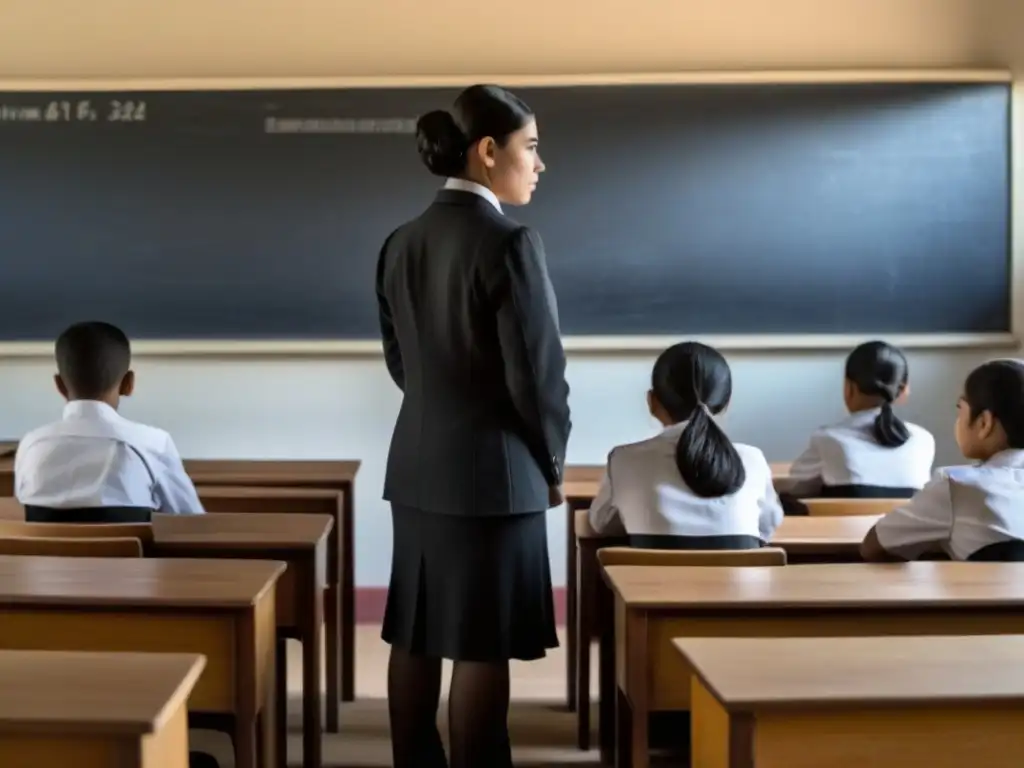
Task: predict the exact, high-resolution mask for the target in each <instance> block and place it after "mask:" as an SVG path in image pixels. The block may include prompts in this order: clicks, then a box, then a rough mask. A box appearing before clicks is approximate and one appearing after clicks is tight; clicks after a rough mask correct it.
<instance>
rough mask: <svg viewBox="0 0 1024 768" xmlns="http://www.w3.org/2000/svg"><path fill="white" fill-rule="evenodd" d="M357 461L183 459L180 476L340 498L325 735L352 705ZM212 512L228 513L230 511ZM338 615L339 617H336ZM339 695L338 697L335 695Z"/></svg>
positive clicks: (328, 612)
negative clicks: (342, 707)
mask: <svg viewBox="0 0 1024 768" xmlns="http://www.w3.org/2000/svg"><path fill="white" fill-rule="evenodd" d="M359 466H360V462H358V461H284V460H281V461H278V460H222V459H188V460H186V461H185V470H186V471H187V472H188V473H189V476H190V477H191V478H192V482H194V483H195V484H196V485H206V486H239V485H241V486H250V487H252V486H262V487H271V488H311V489H320V490H327V491H334V492H336V493H340V494H342V507H341V510H340V512H338V513H337V515H338V517H337V520H336V521H335V534H334V535H335V536H336V538H337V543H338V547H339V549H338V550H337V551H336V553H335V555H336V556H337V557H338V560H339V566H338V567H339V569H340V579H339V581H340V585H335V584H332V583H329V584H328V587H327V598H326V599H327V602H326V609H325V611H324V619H325V622H326V634H327V730H329V731H331V732H332V733H336V732H337V731H338V727H339V722H338V718H339V713H338V701H339V699H340V700H341V701H353V700H354V699H355V690H356V689H355V674H356V671H355V642H356V596H355V541H354V538H353V536H354V532H355V483H356V474H357V473H358V472H359ZM211 511H215V512H233V511H241V510H234V509H221V508H220V507H219V506H218V508H216V509H212V510H211ZM248 511H259V512H282V511H293V512H298V511H303V512H317V513H320V512H322V511H323V510H322V509H315V510H311V509H302V510H300V509H291V510H282V509H279V508H260V509H258V510H248ZM339 611H340V617H339ZM339 692H340V695H339Z"/></svg>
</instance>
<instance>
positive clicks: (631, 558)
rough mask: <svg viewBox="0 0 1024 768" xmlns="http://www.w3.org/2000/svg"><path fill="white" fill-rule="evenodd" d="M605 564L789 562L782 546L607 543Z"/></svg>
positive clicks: (601, 554) (602, 556)
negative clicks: (684, 546)
mask: <svg viewBox="0 0 1024 768" xmlns="http://www.w3.org/2000/svg"><path fill="white" fill-rule="evenodd" d="M597 559H598V561H599V562H600V563H601V565H603V566H605V567H608V566H612V565H659V566H662V565H676V566H686V565H691V566H692V565H704V566H709V567H712V566H727V567H729V566H731V567H743V566H764V565H785V564H786V551H785V550H784V549H779V548H778V547H761V548H759V549H738V550H729V549H720V550H714V549H703V550H685V549H636V548H635V547H606V548H605V549H600V550H598V552H597Z"/></svg>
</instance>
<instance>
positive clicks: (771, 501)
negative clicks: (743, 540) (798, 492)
mask: <svg viewBox="0 0 1024 768" xmlns="http://www.w3.org/2000/svg"><path fill="white" fill-rule="evenodd" d="M764 464H765V467H764V468H765V473H766V475H765V476H766V477H767V482H766V483H765V486H766V487H765V489H764V492H763V493H762V495H761V498H759V499H758V500H757V506H758V510H759V512H760V515H759V516H758V520H757V529H758V532H759V535H760V537H761V541H763V542H766V543H768V544H771V541H772V537H773V536H774V535H775V529H776V528H778V527H779V524H780V523H781V522H782V518H783V517H784V514H785V513H784V512H783V510H782V502H781V501H780V500H779V494H778V493H777V492H776V490H775V484H774V483H773V482H772V468H771V465H769V464H768V460H767V459H766V460H765V463H764Z"/></svg>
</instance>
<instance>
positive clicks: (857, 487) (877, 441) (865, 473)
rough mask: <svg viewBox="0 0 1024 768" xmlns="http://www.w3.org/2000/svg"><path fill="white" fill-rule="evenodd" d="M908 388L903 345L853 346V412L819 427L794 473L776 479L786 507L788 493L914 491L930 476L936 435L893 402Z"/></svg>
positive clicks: (846, 386)
mask: <svg viewBox="0 0 1024 768" xmlns="http://www.w3.org/2000/svg"><path fill="white" fill-rule="evenodd" d="M908 394H909V368H908V365H907V359H906V357H904V355H903V353H902V352H901V351H900V350H899V349H897V348H896V347H894V346H892V345H891V344H886V343H885V342H883V341H871V342H867V343H865V344H861V345H860V346H859V347H857V348H856V349H854V350H853V352H851V353H850V355H849V357H847V359H846V371H845V377H844V381H843V400H844V401H845V403H846V409H847V410H848V411H849V412H850V415H849V417H847V418H846V419H844V420H843V421H841V422H839V423H838V424H833V425H831V426H827V427H822V428H820V429H818V430H817V431H815V432H814V434H813V435H811V440H810V445H809V446H808V447H807V450H805V451H804V452H803V453H802V454H801V455H800V456H799V458H797V460H796V461H795V462H793V465H792V467H791V468H790V471H789V476H788V477H786V478H780V479H779V480H777V481H776V483H775V487H776V488H777V489H778V490H779V492H780V493H781V494H783V500H784V502H787V503H786V506H787V511H788V510H789V508H790V505H789V503H788V498H789V497H794V498H808V497H812V496H817V497H832V498H872V497H873V498H910V497H911V496H913V495H914V493H915V492H916V491H917V490H919V489H920V488H921V487H922V486H923V485H924V484H925V483H926V482H928V478H929V476H930V475H931V471H932V463H933V462H934V460H935V438H934V437H933V436H932V435H931V433H930V432H929V431H928V430H926V429H924V428H923V427H919V426H917V425H916V424H908V423H906V422H904V421H903V420H901V419H900V418H899V417H898V416H897V415H896V412H895V411H894V410H893V404H894V403H896V402H897V401H903V400H905V399H906V397H907V395H908Z"/></svg>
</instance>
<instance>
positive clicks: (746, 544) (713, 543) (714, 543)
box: [626, 533, 765, 551]
mask: <svg viewBox="0 0 1024 768" xmlns="http://www.w3.org/2000/svg"><path fill="white" fill-rule="evenodd" d="M626 538H627V543H628V544H629V546H631V547H635V548H636V549H685V550H689V551H703V550H716V551H717V550H723V549H727V550H735V549H760V548H761V547H763V546H764V545H765V542H763V541H761V540H760V539H759V538H757V536H747V535H742V534H740V535H727V536H675V535H664V534H650V533H633V534H630V535H629V536H627V537H626Z"/></svg>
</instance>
